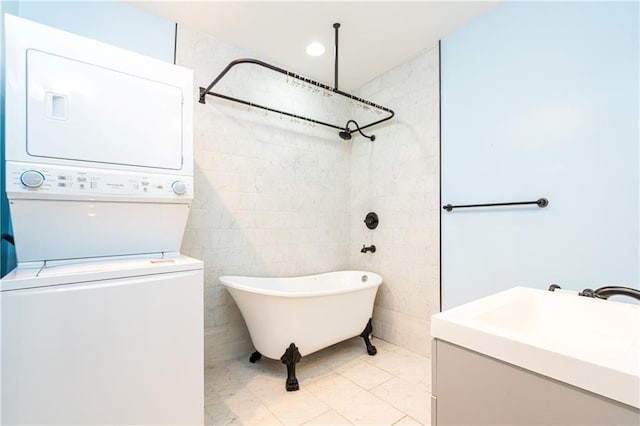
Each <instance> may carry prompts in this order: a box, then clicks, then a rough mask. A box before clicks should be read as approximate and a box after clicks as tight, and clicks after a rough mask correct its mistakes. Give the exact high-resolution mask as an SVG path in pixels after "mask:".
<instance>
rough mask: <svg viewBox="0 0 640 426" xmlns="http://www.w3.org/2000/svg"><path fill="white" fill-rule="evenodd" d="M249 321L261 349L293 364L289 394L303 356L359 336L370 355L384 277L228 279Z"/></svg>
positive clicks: (255, 356)
mask: <svg viewBox="0 0 640 426" xmlns="http://www.w3.org/2000/svg"><path fill="white" fill-rule="evenodd" d="M220 281H221V282H222V283H223V284H224V285H225V286H226V287H227V289H228V290H229V292H230V293H231V296H232V297H233V299H234V300H235V302H236V303H237V305H238V307H239V308H240V312H241V313H242V316H243V318H244V320H245V322H246V323H247V327H248V328H249V334H250V335H251V341H252V342H253V345H254V347H255V348H256V350H257V353H254V354H253V355H252V356H251V359H250V360H251V362H255V361H256V360H258V359H260V355H264V356H266V357H268V358H271V359H280V360H281V361H282V362H283V363H284V364H286V365H287V371H288V376H289V377H288V379H287V390H297V389H298V382H297V380H296V378H295V364H296V363H297V362H298V361H299V360H300V357H301V356H305V355H309V354H311V353H313V352H315V351H318V350H320V349H323V348H326V347H327V346H331V345H333V344H335V343H338V342H341V341H343V340H345V339H348V338H350V337H354V336H358V335H360V336H362V337H363V338H364V341H365V344H366V347H367V352H368V353H369V354H370V355H375V353H376V349H375V347H373V345H371V342H369V335H370V334H371V315H372V313H373V302H374V300H375V297H376V292H377V291H378V287H379V286H380V284H382V277H381V276H380V275H378V274H374V273H372V272H365V271H340V272H328V273H325V274H318V275H310V276H305V277H294V278H255V277H239V276H222V277H220Z"/></svg>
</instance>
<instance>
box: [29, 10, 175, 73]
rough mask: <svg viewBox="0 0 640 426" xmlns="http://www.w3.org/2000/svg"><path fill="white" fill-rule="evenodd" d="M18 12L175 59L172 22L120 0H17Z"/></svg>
mask: <svg viewBox="0 0 640 426" xmlns="http://www.w3.org/2000/svg"><path fill="white" fill-rule="evenodd" d="M19 5H20V6H19V15H20V16H22V17H23V18H26V19H30V20H32V21H36V22H40V23H42V24H45V25H49V26H52V27H56V28H60V29H62V30H65V31H69V32H72V33H76V34H80V35H82V36H85V37H89V38H92V39H95V40H99V41H103V42H105V43H109V44H112V45H114V46H119V47H123V48H125V49H128V50H132V51H134V52H138V53H142V54H143V55H147V56H152V57H154V58H158V59H161V60H163V61H167V62H171V63H173V62H174V52H175V25H176V24H175V23H174V22H171V21H167V20H165V19H162V18H159V17H157V16H154V15H150V14H148V13H146V12H144V11H142V10H139V9H136V8H135V7H132V6H130V5H127V4H124V3H122V2H119V1H70V2H65V1H41V2H39V1H20V2H19Z"/></svg>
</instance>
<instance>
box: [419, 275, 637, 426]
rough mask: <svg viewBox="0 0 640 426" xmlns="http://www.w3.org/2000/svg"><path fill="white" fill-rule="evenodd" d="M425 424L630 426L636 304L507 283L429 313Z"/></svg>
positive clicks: (633, 402)
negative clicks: (498, 289)
mask: <svg viewBox="0 0 640 426" xmlns="http://www.w3.org/2000/svg"><path fill="white" fill-rule="evenodd" d="M432 335H433V337H434V340H433V343H432V345H433V346H432V348H433V350H432V364H433V369H432V370H433V376H432V377H433V379H432V380H433V396H432V400H431V416H432V424H433V425H457V424H509V425H530V424H544V425H557V424H562V425H586V424H603V425H604V424H606V425H611V424H616V425H640V350H639V347H640V346H639V343H640V306H638V305H630V304H624V303H619V302H614V301H604V300H596V299H589V298H584V297H579V296H577V294H575V293H573V294H571V293H560V292H547V291H543V290H535V289H530V288H524V287H516V288H513V289H510V290H507V291H504V292H501V293H498V294H495V295H493V296H489V297H486V298H483V299H480V300H477V301H474V302H471V303H468V304H466V305H463V306H460V307H457V308H454V309H451V310H448V311H445V312H442V313H440V314H436V315H434V316H433V317H432Z"/></svg>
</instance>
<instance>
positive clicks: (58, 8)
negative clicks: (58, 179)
mask: <svg viewBox="0 0 640 426" xmlns="http://www.w3.org/2000/svg"><path fill="white" fill-rule="evenodd" d="M0 7H1V9H0V11H2V12H3V13H4V12H7V13H11V14H13V15H18V16H21V17H23V18H26V19H30V20H32V21H36V22H40V23H42V24H45V25H50V26H52V27H56V28H60V29H62V30H65V31H69V32H73V33H76V34H79V35H82V36H85V37H89V38H93V39H95V40H99V41H102V42H105V43H109V44H112V45H114V46H119V47H123V48H125V49H128V50H132V51H134V52H138V53H142V54H144V55H147V56H152V57H155V58H158V59H161V60H164V61H167V62H171V63H173V62H174V52H175V23H173V22H170V21H167V20H164V19H161V18H158V17H156V16H153V15H150V14H148V13H146V12H143V11H140V10H138V9H136V8H134V7H132V6H129V5H127V4H124V3H121V2H116V1H108V2H100V1H76V2H57V1H46V2H33V1H20V2H7V1H2V2H1V3H0ZM1 30H2V31H0V34H1V35H2V37H3V38H4V24H3V25H2V28H1ZM2 46H3V47H4V41H3V42H2ZM2 58H3V62H2V66H1V69H0V73H2V82H3V83H4V54H3V55H2ZM0 96H1V97H2V107H1V108H2V110H1V112H2V119H1V121H0V123H1V124H0V125H4V84H3V86H2V91H1V93H0ZM0 138H1V139H0V151H1V152H2V156H4V127H3V128H2V132H0ZM0 164H2V165H3V166H2V173H1V174H2V176H3V177H4V159H3V158H2V161H0ZM3 179H4V178H3ZM1 194H2V196H1V197H0V199H1V201H2V203H1V205H0V225H1V229H2V232H3V233H7V232H11V230H10V220H9V215H8V208H7V207H8V206H7V203H6V195H5V191H4V185H3V186H2V188H1ZM0 250H1V251H0V261H1V262H2V263H1V265H0V276H2V275H4V274H5V273H6V272H8V271H10V270H11V269H13V268H14V267H15V253H14V251H13V250H12V247H11V246H10V245H8V244H6V243H4V242H3V243H0Z"/></svg>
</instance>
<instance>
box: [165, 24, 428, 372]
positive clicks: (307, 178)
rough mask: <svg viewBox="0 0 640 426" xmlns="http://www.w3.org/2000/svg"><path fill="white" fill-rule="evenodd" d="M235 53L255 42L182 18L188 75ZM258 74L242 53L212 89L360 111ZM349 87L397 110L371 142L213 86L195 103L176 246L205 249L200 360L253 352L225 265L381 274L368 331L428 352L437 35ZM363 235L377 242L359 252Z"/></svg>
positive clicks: (280, 271) (311, 109) (263, 272)
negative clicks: (191, 155)
mask: <svg viewBox="0 0 640 426" xmlns="http://www.w3.org/2000/svg"><path fill="white" fill-rule="evenodd" d="M239 57H251V55H250V54H248V53H247V52H244V51H242V50H240V49H238V48H236V47H234V46H232V45H229V44H227V43H224V42H221V41H219V40H217V39H215V38H213V37H211V36H208V35H206V34H203V33H198V32H195V31H192V30H189V29H187V28H184V27H182V26H179V27H178V38H177V63H178V65H182V66H185V67H188V68H191V69H193V70H194V72H195V86H196V88H197V87H199V86H207V85H208V84H209V83H210V82H211V80H212V79H213V78H214V77H215V76H216V75H217V74H218V73H219V72H220V71H221V70H222V69H223V68H224V67H225V66H226V65H227V64H228V63H229V62H230V61H232V60H234V59H237V58H239ZM294 71H295V70H294ZM260 73H261V71H260V70H259V69H254V68H252V66H250V65H240V66H239V67H237V72H236V68H234V69H233V70H232V71H231V72H230V73H229V74H228V76H227V77H228V80H227V77H225V81H226V82H228V83H225V85H222V86H220V87H219V88H218V90H219V91H221V92H223V93H227V94H231V95H233V96H236V97H241V98H247V99H253V100H259V101H260V102H264V103H269V106H272V107H276V108H285V107H287V106H291V105H292V103H293V102H295V108H296V110H297V111H301V112H302V113H304V114H309V115H312V114H313V115H314V116H319V117H320V118H322V119H323V120H326V121H328V122H341V121H340V120H346V118H345V117H349V118H350V117H351V116H352V114H355V115H353V116H355V117H357V119H358V120H360V121H363V120H365V119H366V117H364V118H363V115H365V116H366V114H367V113H368V112H367V111H362V110H355V111H354V110H353V109H354V107H353V105H350V104H349V103H348V102H347V103H343V104H339V105H338V106H337V107H336V106H335V105H336V104H335V102H334V101H335V99H331V96H330V95H329V94H327V93H324V92H322V91H320V92H316V91H314V90H313V88H304V90H300V87H294V86H293V84H292V82H286V81H285V83H284V85H283V84H282V80H280V82H278V81H277V79H274V78H273V77H272V74H270V73H264V74H260ZM301 92H302V93H304V94H303V95H302V97H301V96H300V93H301ZM292 93H296V95H295V96H294V95H292ZM357 95H358V96H361V97H363V98H365V99H369V100H371V101H373V102H375V103H378V104H381V105H384V106H388V107H390V108H392V109H394V110H395V112H396V118H394V119H393V120H392V121H391V122H388V123H386V124H383V125H380V126H377V127H376V128H375V129H373V133H375V134H376V137H377V139H376V141H375V142H374V143H371V142H369V141H368V140H365V139H363V138H361V137H359V136H354V138H353V139H352V141H351V142H343V141H342V140H341V139H340V138H339V137H338V136H337V134H336V133H337V132H335V131H332V130H328V129H327V128H325V127H320V126H318V127H313V126H309V125H307V124H304V123H301V122H296V121H295V120H291V119H288V118H281V117H280V116H277V115H273V114H266V115H265V113H264V112H261V111H259V110H256V109H248V108H246V107H243V106H240V105H239V104H234V103H231V102H228V101H223V100H219V99H217V98H214V97H210V96H209V97H207V104H206V105H202V104H199V103H197V102H196V103H195V115H194V117H195V119H194V121H195V123H194V126H195V132H194V133H195V141H194V143H195V184H196V195H195V199H194V202H193V206H192V210H191V214H190V218H189V223H188V226H187V230H186V232H185V238H184V241H183V247H182V250H183V252H184V253H185V254H188V255H192V256H194V257H197V258H200V259H203V260H204V262H205V363H206V365H207V366H208V367H210V366H213V365H214V364H215V361H216V360H226V359H231V358H235V357H237V356H239V355H240V354H242V353H243V352H244V353H247V354H249V352H250V351H251V342H250V339H249V336H248V332H247V330H246V326H245V325H244V321H243V320H242V317H241V315H240V312H239V311H238V309H237V307H236V305H235V303H234V302H233V300H232V299H231V297H230V296H229V294H228V292H227V291H226V290H225V289H224V287H222V286H221V285H220V283H219V281H218V277H219V276H220V275H228V274H238V275H254V276H296V275H306V274H313V273H318V272H324V271H332V270H340V269H367V270H372V271H375V272H378V273H381V274H382V276H383V277H384V284H383V286H382V287H381V288H380V291H379V293H378V298H377V300H376V306H375V310H374V334H375V335H376V336H379V337H381V338H382V339H385V340H388V341H390V342H393V343H395V344H397V345H399V346H402V347H404V348H407V349H409V350H412V351H414V352H417V353H419V354H422V355H429V350H430V344H429V317H430V314H431V313H433V312H436V311H438V309H439V287H438V286H439V283H438V276H439V269H438V268H439V257H438V256H439V240H438V238H439V230H438V227H439V225H438V224H439V221H438V214H439V199H438V198H439V182H438V176H439V171H438V163H439V159H438V155H439V153H438V149H439V148H438V132H439V131H438V125H439V123H438V121H439V118H438V50H437V47H434V48H432V49H430V50H427V51H425V52H424V53H423V54H422V55H420V56H419V57H418V58H416V59H414V60H412V61H409V62H407V63H405V64H403V65H401V66H399V67H397V68H395V69H393V70H391V71H389V72H387V73H385V74H384V75H382V76H380V77H379V78H377V79H375V80H373V81H371V82H370V83H368V84H367V85H365V86H364V87H363V88H362V89H361V90H360V91H359V92H358V93H357ZM193 97H194V100H195V99H197V89H196V91H194V95H193ZM347 111H349V113H347ZM376 119H377V118H376ZM336 120H337V121H336ZM371 121H373V120H371ZM372 210H373V211H376V212H377V213H378V215H379V216H380V226H379V228H378V229H377V230H375V231H370V230H368V229H367V228H366V227H365V226H364V223H363V222H362V221H363V220H364V216H365V214H366V213H367V212H368V211H372ZM371 243H374V244H376V246H377V248H378V251H377V252H376V253H375V254H361V253H360V248H361V247H362V244H367V245H368V244H371Z"/></svg>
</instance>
